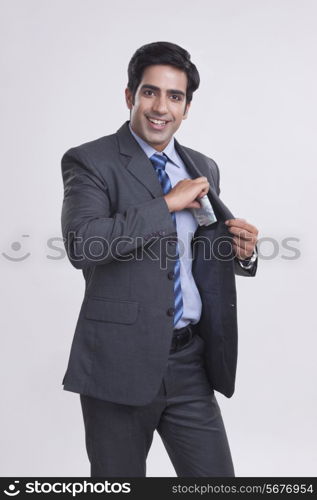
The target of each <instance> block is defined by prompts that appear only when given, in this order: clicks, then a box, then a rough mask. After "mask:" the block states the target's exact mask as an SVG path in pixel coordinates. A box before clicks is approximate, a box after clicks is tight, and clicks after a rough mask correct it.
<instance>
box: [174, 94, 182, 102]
mask: <svg viewBox="0 0 317 500" xmlns="http://www.w3.org/2000/svg"><path fill="white" fill-rule="evenodd" d="M171 98H172V101H181V100H182V96H180V95H178V94H172V95H171Z"/></svg>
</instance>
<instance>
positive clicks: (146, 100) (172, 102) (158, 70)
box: [125, 64, 189, 151]
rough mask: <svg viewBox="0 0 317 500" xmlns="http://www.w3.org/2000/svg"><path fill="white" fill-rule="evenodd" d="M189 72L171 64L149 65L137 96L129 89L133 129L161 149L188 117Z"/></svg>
mask: <svg viewBox="0 0 317 500" xmlns="http://www.w3.org/2000/svg"><path fill="white" fill-rule="evenodd" d="M186 88H187V75H186V73H185V72H184V71H182V70H180V69H178V68H175V67H173V66H169V65H160V64H157V65H152V66H147V67H146V68H145V70H144V72H143V76H142V80H141V81H140V84H139V86H138V88H137V91H136V94H135V96H134V103H133V99H132V93H131V91H130V90H129V89H128V88H127V89H126V90H125V96H126V102H127V106H128V108H129V109H130V112H131V113H130V125H131V128H132V130H133V131H134V132H135V133H136V134H137V135H138V136H140V137H141V138H142V139H143V140H144V141H146V142H147V143H148V144H150V146H152V147H153V148H155V149H156V150H157V151H163V149H164V148H165V147H166V146H167V144H168V143H169V141H170V140H171V138H172V136H173V135H174V133H175V132H176V130H177V129H178V128H179V126H180V124H181V123H182V120H184V119H185V118H187V113H188V109H189V104H186Z"/></svg>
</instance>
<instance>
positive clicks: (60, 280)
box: [0, 0, 317, 476]
mask: <svg viewBox="0 0 317 500" xmlns="http://www.w3.org/2000/svg"><path fill="white" fill-rule="evenodd" d="M316 16H317V3H316V1H308V0H297V1H295V0H288V1H287V0H265V1H264V0H262V1H259V0H252V1H251V0H249V1H248V0H240V1H238V0H197V1H195V2H192V1H188V0H182V1H174V2H170V1H169V0H162V1H161V2H154V3H149V2H147V1H141V0H135V1H134V2H128V1H125V2H108V1H106V0H89V1H88V0H63V1H61V0H54V1H48V0H28V1H25V0H20V1H18V0H15V1H12V0H10V1H1V30H0V33H1V40H0V47H1V67H2V76H1V110H2V111H1V139H2V146H1V160H2V161H1V163H2V166H1V168H2V174H1V181H2V182H1V187H2V190H1V198H0V199H1V207H0V210H1V214H2V221H3V222H2V225H1V227H2V231H1V252H2V254H1V255H0V267H1V285H2V295H1V304H2V312H1V325H0V327H1V360H0V367H1V375H2V377H1V381H2V390H1V402H2V405H1V406H2V409H1V446H0V449H1V464H0V471H1V475H2V476H5V475H9V476H10V475H11V476H15V475H22V476H85V475H86V476H87V475H89V463H88V459H87V456H86V450H85V444H84V428H83V422H82V416H81V410H80V404H79V397H78V395H76V394H73V393H70V392H65V391H63V390H62V386H61V381H62V377H63V375H64V372H65V370H66V364H67V360H68V354H69V349H70V344H71V340H72V337H73V332H74V329H75V324H76V320H77V315H78V312H79V307H80V304H81V300H82V297H83V291H84V281H83V278H82V275H81V272H80V271H76V270H75V269H74V268H73V267H72V266H71V265H70V263H69V262H68V260H67V258H66V257H65V256H63V254H62V253H61V248H62V244H61V241H60V240H59V241H58V240H56V241H55V243H54V245H55V246H56V247H59V250H58V249H56V250H53V249H50V248H49V247H48V243H47V242H48V239H49V238H60V237H61V233H60V211H61V205H62V197H63V189H62V179H61V173H60V159H61V156H62V154H63V153H64V151H65V150H66V149H68V148H69V147H71V146H75V145H77V144H80V143H82V142H85V141H88V140H92V139H95V138H97V137H100V136H102V135H106V134H109V133H112V132H114V131H116V130H117V129H118V128H119V127H120V126H121V124H122V123H123V122H124V121H125V120H126V119H128V111H127V109H126V107H125V102H124V88H125V85H126V82H127V74H126V68H127V64H128V62H129V59H130V57H131V56H132V53H133V52H134V51H135V50H136V49H137V48H138V47H139V46H141V45H143V44H144V43H149V42H151V41H157V40H168V41H172V42H175V43H178V44H180V45H182V46H184V47H185V48H187V49H188V50H189V52H190V53H191V55H192V59H193V61H194V62H195V64H196V65H197V67H198V69H199V71H200V74H201V80H202V82H201V87H200V89H199V90H198V91H197V92H196V94H194V99H193V103H192V109H191V110H190V113H189V117H188V120H186V121H185V122H184V123H183V126H182V128H181V129H180V130H179V132H178V133H177V138H178V140H179V141H180V142H181V143H183V144H185V145H187V146H189V147H192V148H194V149H197V150H199V151H202V152H204V153H205V154H207V155H209V156H211V157H213V158H214V159H215V161H216V162H217V163H218V164H219V166H220V169H221V187H222V199H223V201H224V202H225V203H226V204H227V205H228V207H229V208H230V209H231V210H232V211H233V213H234V214H235V216H237V217H244V218H246V219H247V220H248V221H249V222H251V223H253V224H254V225H256V226H257V227H258V228H259V230H260V234H259V237H260V238H273V239H274V243H272V242H270V241H265V240H263V242H262V243H261V246H260V250H261V254H262V257H261V259H260V262H259V270H258V275H257V277H256V278H255V279H245V278H241V277H238V278H237V286H238V304H239V342H240V344H239V360H238V373H237V387H236V392H235V394H234V396H233V398H231V399H226V398H225V397H224V396H222V395H220V394H219V393H216V394H217V399H218V402H219V404H220V406H221V408H222V413H223V418H224V421H225V425H226V429H227V433H228V437H229V441H230V445H231V450H232V455H233V460H234V464H235V469H236V474H237V476H295V475H298V476H305V475H306V476H309V475H313V476H314V475H315V474H316V470H317V445H316V444H317V443H316V421H317V411H316V406H317V405H316V361H315V360H316V347H317V345H316V259H315V247H316V217H315V213H316V210H315V203H314V201H315V200H314V194H315V187H316V180H317V179H316V168H315V163H316V153H317V151H316V149H317V148H316V114H317V113H316V112H317V109H316V108H317V106H316V88H317V82H316V39H317V32H316ZM27 235H28V236H27ZM289 237H293V238H297V239H298V241H296V242H295V243H292V246H294V247H296V248H297V249H299V251H300V256H299V258H296V259H293V260H292V259H289V258H288V259H287V257H292V256H294V252H293V251H291V250H287V249H285V248H283V243H282V242H283V239H285V238H289ZM28 252H30V255H29V256H28V257H27V258H25V259H24V260H22V261H19V260H18V261H17V260H16V259H20V258H21V257H23V256H25V255H27V253H28ZM273 252H275V254H276V255H275V256H274V258H273V255H272V254H273ZM52 257H53V258H52ZM12 259H14V260H12ZM147 474H148V476H175V472H174V469H173V467H172V465H171V463H170V461H169V458H168V456H167V454H166V452H165V449H164V447H163V445H162V443H161V441H160V439H159V437H158V435H157V434H156V435H155V439H154V442H153V446H152V448H151V451H150V454H149V458H148V470H147Z"/></svg>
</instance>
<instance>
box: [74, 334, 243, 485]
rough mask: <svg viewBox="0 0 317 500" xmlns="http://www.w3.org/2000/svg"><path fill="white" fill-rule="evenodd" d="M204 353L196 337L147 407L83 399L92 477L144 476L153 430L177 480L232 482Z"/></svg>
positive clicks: (173, 361)
mask: <svg viewBox="0 0 317 500" xmlns="http://www.w3.org/2000/svg"><path fill="white" fill-rule="evenodd" d="M203 349H204V341H203V339H202V338H201V337H200V336H198V335H196V336H194V338H193V339H192V340H191V342H190V344H188V345H186V346H185V347H183V348H182V349H181V350H179V351H176V352H174V353H171V354H170V355H169V358H168V363H167V367H166V370H165V373H164V377H163V380H162V384H161V387H160V389H159V391H158V394H157V395H156V397H155V398H154V400H153V401H152V402H151V403H149V404H147V405H145V406H130V405H124V404H117V403H112V402H108V401H103V400H101V399H95V398H91V397H89V396H83V395H82V394H81V395H80V401H81V407H82V412H83V418H84V425H85V436H86V448H87V453H88V458H89V460H90V464H91V477H120V476H121V477H145V476H146V458H147V455H148V452H149V449H150V447H151V444H152V440H153V433H154V431H155V430H156V431H157V432H158V433H159V435H160V437H161V439H162V441H163V444H164V446H165V448H166V451H167V453H168V455H169V457H170V459H171V462H172V464H173V466H174V469H175V471H176V474H177V476H178V477H186V476H187V477H215V476H231V477H234V475H235V473H234V468H233V463H232V458H231V453H230V448H229V444H228V440H227V436H226V431H225V428H224V424H223V420H222V416H221V412H220V408H219V405H218V402H217V401H216V398H215V395H214V391H213V390H212V389H211V388H210V386H209V383H208V381H207V377H206V372H205V369H204V364H203V357H202V353H203ZM144 383H146V379H145V380H144ZM157 472H158V475H160V474H159V471H157Z"/></svg>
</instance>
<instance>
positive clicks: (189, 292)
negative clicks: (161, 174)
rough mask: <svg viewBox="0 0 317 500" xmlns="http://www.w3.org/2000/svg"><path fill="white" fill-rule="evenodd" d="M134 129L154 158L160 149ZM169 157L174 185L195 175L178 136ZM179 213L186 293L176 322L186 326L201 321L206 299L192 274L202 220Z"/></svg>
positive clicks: (181, 269)
mask: <svg viewBox="0 0 317 500" xmlns="http://www.w3.org/2000/svg"><path fill="white" fill-rule="evenodd" d="M129 128H130V132H131V134H132V135H133V137H134V138H135V140H136V141H137V143H138V144H139V145H140V146H141V148H142V149H143V151H144V153H145V154H146V156H147V157H148V158H150V157H151V156H152V155H153V154H154V153H160V152H158V151H157V150H156V149H154V148H152V146H150V145H149V144H148V143H147V142H145V141H144V140H143V139H141V137H139V136H138V135H137V134H136V133H135V132H134V131H133V130H132V128H131V126H130V124H129ZM163 153H165V154H166V156H167V157H168V161H167V162H166V166H165V170H166V172H167V174H168V176H169V178H170V181H171V184H172V188H173V187H174V186H175V184H177V183H178V182H179V181H181V180H182V179H191V176H190V175H189V174H188V172H187V169H186V167H185V165H184V162H183V160H182V159H181V158H180V156H179V154H178V153H177V151H176V149H175V145H174V137H172V139H171V140H170V142H169V143H168V145H167V146H166V148H165V149H164V151H162V154H163ZM175 215H176V228H177V236H178V241H179V255H180V278H181V287H182V295H183V315H182V317H181V318H180V319H179V321H178V322H177V323H176V325H175V328H177V329H178V328H182V327H184V326H186V325H187V324H188V323H197V322H198V321H199V319H200V316H201V309H202V303H201V298H200V295H199V291H198V288H197V286H196V283H195V280H194V278H193V275H192V260H193V256H192V249H191V240H192V238H193V236H194V233H195V231H196V229H197V226H198V223H197V221H196V219H195V217H194V216H193V214H192V213H191V211H190V210H189V209H186V208H185V209H184V210H178V211H176V212H175Z"/></svg>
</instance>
